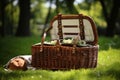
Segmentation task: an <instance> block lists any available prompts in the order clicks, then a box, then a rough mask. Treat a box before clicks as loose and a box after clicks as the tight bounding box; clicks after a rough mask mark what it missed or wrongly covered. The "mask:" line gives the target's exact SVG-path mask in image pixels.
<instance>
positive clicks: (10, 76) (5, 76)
mask: <svg viewBox="0 0 120 80" xmlns="http://www.w3.org/2000/svg"><path fill="white" fill-rule="evenodd" d="M47 39H49V38H47ZM37 42H40V37H38V36H32V37H24V38H21V37H5V38H0V80H120V76H119V75H120V60H119V58H120V38H119V37H118V36H116V37H114V38H105V37H99V46H100V47H99V54H98V65H97V67H96V68H94V69H78V70H67V71H60V70H58V71H51V70H27V71H13V72H6V71H4V69H3V67H2V66H3V65H4V64H5V63H6V62H7V61H8V60H9V59H10V58H12V57H14V56H17V55H22V54H31V45H32V44H34V43H37Z"/></svg>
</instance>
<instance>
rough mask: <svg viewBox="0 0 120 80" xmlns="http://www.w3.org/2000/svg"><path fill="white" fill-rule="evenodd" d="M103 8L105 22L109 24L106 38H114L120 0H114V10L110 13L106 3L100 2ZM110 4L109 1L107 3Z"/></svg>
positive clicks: (101, 0)
mask: <svg viewBox="0 0 120 80" xmlns="http://www.w3.org/2000/svg"><path fill="white" fill-rule="evenodd" d="M99 1H100V3H101V5H102V8H103V14H104V17H105V20H106V22H107V28H106V36H108V37H113V36H114V30H115V27H116V25H115V23H116V20H117V17H118V13H119V8H120V1H119V0H112V3H111V4H112V8H111V9H110V12H107V11H108V8H107V7H108V6H107V5H106V4H105V1H103V0H99ZM107 3H109V0H108V1H107Z"/></svg>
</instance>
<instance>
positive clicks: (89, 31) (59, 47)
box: [32, 14, 99, 70]
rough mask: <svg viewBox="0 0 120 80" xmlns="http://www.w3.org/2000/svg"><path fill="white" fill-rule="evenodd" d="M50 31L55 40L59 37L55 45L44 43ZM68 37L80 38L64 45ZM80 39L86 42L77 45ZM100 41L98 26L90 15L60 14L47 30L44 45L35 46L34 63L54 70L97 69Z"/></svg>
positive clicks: (33, 47)
mask: <svg viewBox="0 0 120 80" xmlns="http://www.w3.org/2000/svg"><path fill="white" fill-rule="evenodd" d="M49 31H51V38H52V40H56V44H55V45H49V44H45V43H44V42H45V37H46V34H47V33H48V32H49ZM66 38H77V39H74V41H73V43H72V44H62V41H63V39H66ZM77 40H79V41H84V42H85V43H86V45H85V46H78V45H77V43H76V41H77ZM97 42H98V35H97V30H96V26H95V23H94V21H93V20H92V19H91V18H90V17H89V16H84V15H82V14H78V15H62V14H58V15H57V16H55V17H54V18H53V20H52V21H51V23H50V27H49V28H48V30H47V31H45V33H44V35H43V37H42V40H41V44H34V45H32V66H33V67H35V68H37V69H52V70H58V69H59V70H66V69H67V70H68V69H80V68H95V67H96V66H97V57H98V49H99V48H98V43H97Z"/></svg>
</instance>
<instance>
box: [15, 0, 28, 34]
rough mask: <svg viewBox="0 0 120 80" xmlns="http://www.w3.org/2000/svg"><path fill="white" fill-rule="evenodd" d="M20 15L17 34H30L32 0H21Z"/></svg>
mask: <svg viewBox="0 0 120 80" xmlns="http://www.w3.org/2000/svg"><path fill="white" fill-rule="evenodd" d="M19 7H20V15H19V23H18V28H17V32H16V36H30V24H29V23H30V22H29V21H30V0H19Z"/></svg>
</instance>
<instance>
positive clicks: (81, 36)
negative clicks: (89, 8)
mask: <svg viewBox="0 0 120 80" xmlns="http://www.w3.org/2000/svg"><path fill="white" fill-rule="evenodd" d="M79 28H80V38H81V40H84V39H85V35H84V24H83V15H82V14H79Z"/></svg>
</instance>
